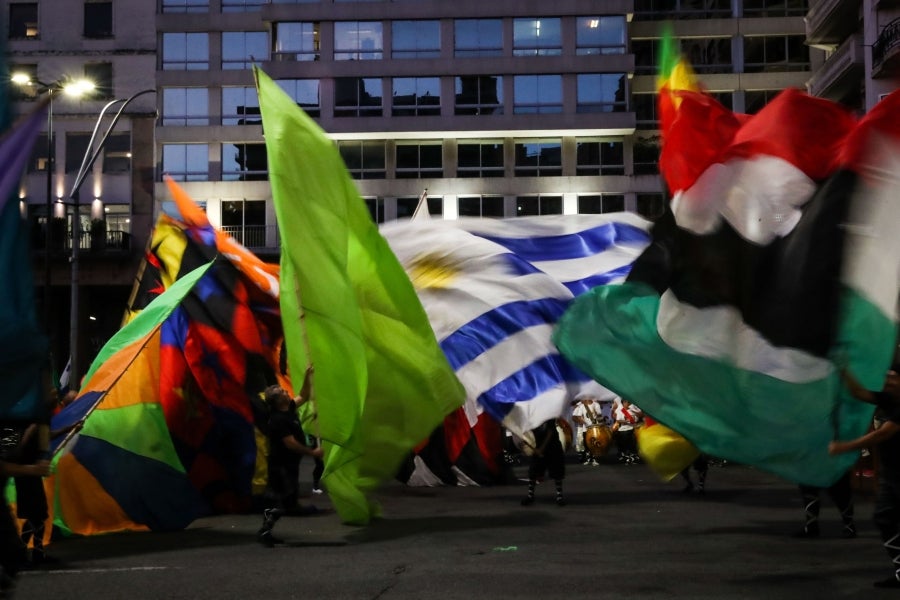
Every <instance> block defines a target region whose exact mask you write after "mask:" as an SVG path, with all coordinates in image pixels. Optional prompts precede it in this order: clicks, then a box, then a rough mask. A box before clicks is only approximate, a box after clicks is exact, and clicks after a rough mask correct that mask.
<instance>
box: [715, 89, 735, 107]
mask: <svg viewBox="0 0 900 600" xmlns="http://www.w3.org/2000/svg"><path fill="white" fill-rule="evenodd" d="M709 95H710V96H712V97H713V98H715V99H716V100H718V101H719V104H721V105H722V106H724V107H725V108H727V109H728V110H734V94H733V93H732V92H709Z"/></svg>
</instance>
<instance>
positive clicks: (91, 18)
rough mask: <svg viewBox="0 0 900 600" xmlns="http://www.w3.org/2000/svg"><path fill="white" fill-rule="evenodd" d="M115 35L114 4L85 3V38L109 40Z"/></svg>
mask: <svg viewBox="0 0 900 600" xmlns="http://www.w3.org/2000/svg"><path fill="white" fill-rule="evenodd" d="M112 35H113V12H112V2H85V3H84V37H86V38H109V37H112Z"/></svg>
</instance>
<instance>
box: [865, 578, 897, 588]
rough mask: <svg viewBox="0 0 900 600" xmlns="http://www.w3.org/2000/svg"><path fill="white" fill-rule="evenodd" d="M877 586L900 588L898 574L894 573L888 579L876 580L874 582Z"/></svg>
mask: <svg viewBox="0 0 900 600" xmlns="http://www.w3.org/2000/svg"><path fill="white" fill-rule="evenodd" d="M872 585H874V586H875V587H877V588H900V579H897V576H896V575H892V576H890V577H888V578H887V579H882V580H881V581H876V582H875V583H873V584H872Z"/></svg>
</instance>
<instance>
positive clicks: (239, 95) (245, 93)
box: [222, 86, 262, 125]
mask: <svg viewBox="0 0 900 600" xmlns="http://www.w3.org/2000/svg"><path fill="white" fill-rule="evenodd" d="M260 123H262V118H261V117H260V115H259V96H257V94H256V88H255V87H253V86H243V87H223V88H222V125H259V124H260Z"/></svg>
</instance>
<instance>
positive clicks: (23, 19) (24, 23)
mask: <svg viewBox="0 0 900 600" xmlns="http://www.w3.org/2000/svg"><path fill="white" fill-rule="evenodd" d="M40 36H41V30H40V28H39V27H38V5H37V2H10V3H9V39H11V40H34V39H37V38H39V37H40Z"/></svg>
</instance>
